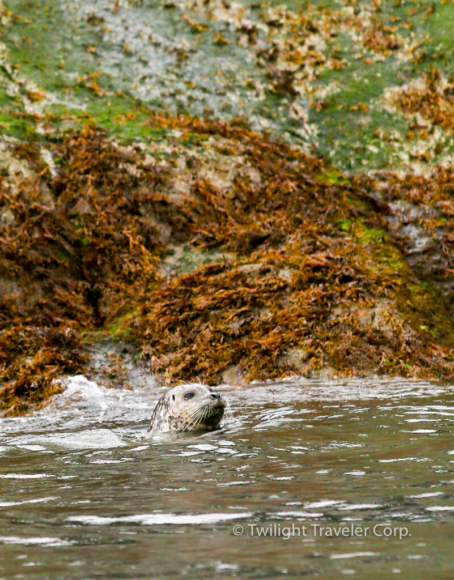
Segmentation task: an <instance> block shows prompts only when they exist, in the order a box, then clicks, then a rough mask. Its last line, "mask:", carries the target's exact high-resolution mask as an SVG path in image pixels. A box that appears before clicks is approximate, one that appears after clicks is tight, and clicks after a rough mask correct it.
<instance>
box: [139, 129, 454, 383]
mask: <svg viewBox="0 0 454 580" xmlns="http://www.w3.org/2000/svg"><path fill="white" fill-rule="evenodd" d="M155 121H156V119H155ZM173 123H174V124H173V126H174V127H179V128H180V129H182V130H183V131H192V132H196V133H199V134H200V133H202V134H204V135H205V137H206V138H207V139H209V136H210V135H212V134H216V135H218V136H222V137H229V139H230V140H231V149H230V152H232V150H233V151H234V152H235V154H236V155H237V156H240V158H241V159H242V169H238V171H237V173H236V174H234V176H233V178H232V181H231V183H230V185H229V186H228V187H216V186H215V185H214V184H213V183H212V182H211V181H210V180H209V179H207V178H206V177H205V178H203V179H201V178H197V176H195V177H194V180H193V184H192V188H191V192H190V195H189V196H188V198H187V199H186V200H185V201H184V203H182V204H181V206H180V208H179V213H178V215H179V218H178V219H179V220H180V222H179V224H180V228H181V229H182V230H183V231H185V232H186V235H187V240H188V243H190V244H191V245H193V246H195V247H198V248H200V249H201V250H202V251H207V250H213V249H219V250H222V251H223V252H224V253H225V255H227V256H228V258H226V259H225V260H224V261H223V262H219V263H216V264H209V265H206V266H202V267H200V268H199V269H197V270H196V271H194V272H191V273H189V274H184V275H180V276H178V277H176V278H175V279H173V280H170V281H168V282H167V283H165V284H163V285H160V286H159V287H155V288H150V289H149V291H148V292H145V294H144V300H145V301H144V302H143V303H142V304H141V305H140V310H139V313H140V315H139V316H138V317H137V319H136V321H135V323H134V334H135V337H136V340H137V341H138V342H139V344H140V345H141V346H142V349H143V354H144V356H145V357H146V358H148V359H149V361H150V366H151V369H152V370H153V371H154V372H157V373H162V374H163V375H164V377H165V378H166V379H167V380H170V381H175V380H181V379H185V380H191V379H194V378H196V377H199V378H201V379H203V380H205V381H207V382H211V383H216V382H219V381H222V380H223V377H224V379H225V376H226V374H225V373H229V372H231V371H232V370H233V371H234V372H235V373H236V376H238V375H242V376H243V378H244V379H245V380H247V381H251V380H263V379H269V378H282V377H285V376H288V375H289V374H294V373H295V372H299V373H302V374H306V375H307V374H311V373H312V372H314V371H315V370H319V369H322V368H324V369H327V368H328V369H331V371H332V372H339V373H346V374H351V373H365V372H388V373H394V374H396V373H399V374H403V375H410V376H434V375H438V376H440V375H447V374H450V373H451V372H452V353H451V350H450V349H449V348H448V346H447V345H448V343H449V340H450V338H451V337H452V328H451V325H450V324H449V323H445V322H444V320H443V316H444V315H445V314H446V310H445V309H444V307H443V305H440V306H439V309H438V302H437V300H438V299H437V298H436V297H430V298H428V297H427V295H425V294H424V296H422V298H421V300H420V301H419V302H418V303H411V301H410V300H409V298H410V296H409V292H408V286H409V285H411V284H413V285H417V284H418V280H417V278H416V277H415V275H414V273H413V272H412V270H411V269H410V268H409V266H408V264H407V262H406V257H405V254H404V252H403V251H402V250H400V249H399V247H397V246H396V245H395V244H393V241H392V240H391V238H390V235H389V226H388V222H387V220H386V218H385V215H386V213H387V212H389V211H390V208H389V206H387V205H386V204H385V203H381V202H379V201H378V200H375V199H373V198H371V197H370V195H369V192H370V191H372V190H373V189H374V183H373V182H372V181H371V180H370V179H368V178H365V177H363V178H356V179H352V180H346V179H345V178H344V177H343V176H342V175H340V174H338V173H336V172H335V171H333V170H330V169H329V168H328V167H327V166H326V165H325V164H324V163H323V162H322V161H321V160H318V159H315V158H312V157H309V156H306V155H304V154H303V153H301V152H299V151H297V150H295V149H293V148H291V147H289V146H286V145H284V144H282V143H277V142H273V141H272V140H271V139H269V138H267V137H266V136H261V135H257V134H255V133H252V132H250V131H249V130H248V129H247V128H246V127H242V126H237V127H236V128H232V127H229V126H227V125H223V124H220V123H217V124H215V123H212V122H209V121H205V122H204V123H203V122H201V121H200V120H197V121H194V122H192V123H191V122H190V121H189V120H188V118H184V119H178V118H174V120H173ZM245 167H246V168H247V171H245V170H244V168H245ZM431 301H432V302H431ZM434 302H436V303H437V307H436V308H433V303H434ZM434 329H436V330H434ZM431 332H432V333H433V332H437V333H438V334H437V335H436V342H437V343H438V345H437V344H435V342H434V336H433V335H431V334H430V333H431ZM428 337H430V340H428ZM440 344H442V345H444V346H439V345H440Z"/></svg>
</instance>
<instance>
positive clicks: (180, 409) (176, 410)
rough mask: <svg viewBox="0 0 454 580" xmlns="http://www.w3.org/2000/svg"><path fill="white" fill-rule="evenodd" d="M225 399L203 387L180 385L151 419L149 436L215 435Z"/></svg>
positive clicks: (165, 399)
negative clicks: (205, 432)
mask: <svg viewBox="0 0 454 580" xmlns="http://www.w3.org/2000/svg"><path fill="white" fill-rule="evenodd" d="M224 409H225V402H224V400H223V398H222V397H221V395H219V394H218V393H213V391H212V390H211V389H210V388H209V387H207V386H205V385H199V384H189V385H179V386H178V387H174V388H173V389H170V391H168V392H167V393H166V394H165V395H163V396H162V397H161V398H160V399H159V401H158V403H157V405H156V407H155V409H154V411H153V414H152V416H151V421H150V426H149V428H148V436H150V437H152V436H154V435H160V434H161V433H167V432H169V431H179V432H182V431H212V430H213V429H216V427H217V426H218V425H219V423H220V422H221V419H222V417H223V415H224Z"/></svg>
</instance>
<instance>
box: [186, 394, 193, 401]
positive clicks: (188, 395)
mask: <svg viewBox="0 0 454 580" xmlns="http://www.w3.org/2000/svg"><path fill="white" fill-rule="evenodd" d="M193 396H194V393H186V395H185V396H184V398H185V399H186V401H189V399H192V397H193Z"/></svg>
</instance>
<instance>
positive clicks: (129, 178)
mask: <svg viewBox="0 0 454 580" xmlns="http://www.w3.org/2000/svg"><path fill="white" fill-rule="evenodd" d="M53 153H54V160H55V162H56V163H57V165H56V168H57V171H56V173H54V175H52V173H51V170H50V167H49V166H48V165H47V164H46V163H44V162H43V160H42V158H41V156H40V152H39V149H38V148H37V147H35V146H34V145H33V144H28V146H27V147H25V148H24V146H23V145H20V146H19V149H18V150H16V151H15V154H16V156H18V157H19V158H22V159H24V160H25V161H26V162H27V163H28V166H29V167H31V168H33V169H34V170H35V172H34V173H33V175H34V177H29V178H28V179H25V178H21V179H18V180H16V181H14V180H7V179H6V178H5V177H4V178H3V179H2V181H1V183H0V216H1V220H0V221H1V222H2V228H1V230H0V288H1V290H2V292H1V298H0V385H2V388H1V391H0V400H1V401H2V404H3V410H4V411H5V412H7V413H9V414H20V413H23V412H24V411H26V410H27V409H29V408H30V406H35V407H36V406H39V405H40V404H41V403H42V402H43V401H45V400H46V399H47V398H48V396H49V395H50V394H53V393H54V392H56V391H57V390H58V389H59V388H60V387H59V386H58V383H56V382H55V379H56V378H58V377H60V376H61V375H64V374H68V373H74V372H78V371H81V370H83V369H84V366H85V364H86V362H87V355H86V353H85V352H84V349H83V347H82V342H81V335H82V333H84V332H87V331H89V330H93V329H96V328H100V327H102V326H103V325H104V324H107V323H108V322H109V321H110V320H111V319H112V318H113V317H115V316H118V315H119V313H121V312H123V311H124V310H125V309H127V308H128V305H129V304H130V300H131V296H133V295H134V292H135V288H136V287H137V286H141V285H144V284H146V283H148V282H149V281H150V280H151V279H153V277H154V276H155V270H156V268H155V265H156V262H157V261H158V259H159V258H158V256H159V254H160V252H162V247H163V244H162V240H161V239H160V234H159V233H158V232H157V230H156V228H155V227H154V226H153V223H152V219H151V217H150V216H149V215H147V213H146V212H145V211H144V210H143V207H144V204H145V203H146V202H148V201H150V200H152V201H156V204H157V205H159V203H160V197H159V195H157V194H155V190H156V188H157V186H158V184H159V182H160V181H161V180H162V176H161V175H160V174H159V171H158V170H156V169H151V168H149V167H146V166H141V163H140V161H141V160H140V156H139V155H138V154H137V153H134V152H127V151H125V150H120V148H119V147H117V146H115V144H113V143H112V142H111V141H109V140H108V139H107V137H106V134H105V133H104V132H103V131H101V130H98V129H94V128H89V127H87V128H85V129H84V130H82V131H79V132H75V133H71V134H68V135H66V136H65V137H64V138H63V139H62V140H61V142H59V143H57V144H55V145H54V151H53ZM131 167H134V169H135V171H131Z"/></svg>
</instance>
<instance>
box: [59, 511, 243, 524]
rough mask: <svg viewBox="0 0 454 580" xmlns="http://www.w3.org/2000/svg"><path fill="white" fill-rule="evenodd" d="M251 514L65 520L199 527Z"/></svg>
mask: <svg viewBox="0 0 454 580" xmlns="http://www.w3.org/2000/svg"><path fill="white" fill-rule="evenodd" d="M251 516H252V512H245V513H239V514H195V515H176V514H142V515H136V516H123V517H116V518H109V517H102V516H72V517H69V518H66V520H67V521H68V522H78V523H81V524H87V525H92V526H106V525H108V524H142V525H143V526H160V525H167V524H172V525H186V524H190V525H200V524H215V523H217V522H225V521H229V520H237V519H240V518H248V517H251Z"/></svg>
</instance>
